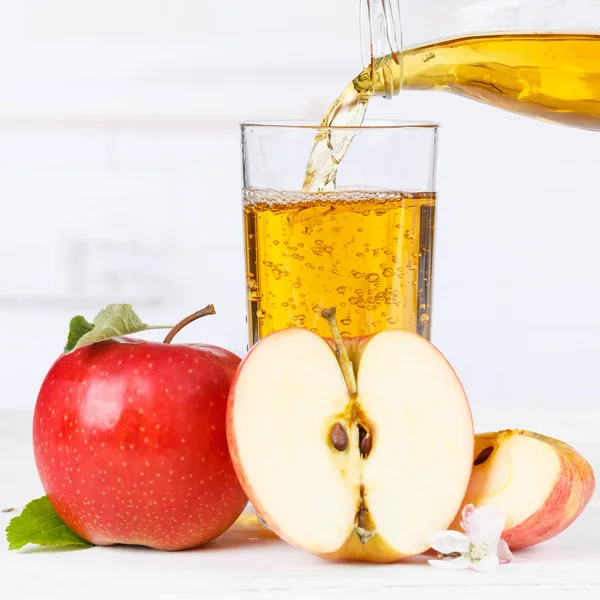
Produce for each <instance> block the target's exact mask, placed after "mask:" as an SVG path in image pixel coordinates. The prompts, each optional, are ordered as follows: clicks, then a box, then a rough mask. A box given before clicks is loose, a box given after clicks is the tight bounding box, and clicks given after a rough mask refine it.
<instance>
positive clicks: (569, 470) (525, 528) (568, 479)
mask: <svg viewBox="0 0 600 600" xmlns="http://www.w3.org/2000/svg"><path fill="white" fill-rule="evenodd" d="M595 485H596V481H595V478H594V472H593V470H592V467H591V466H590V464H589V463H588V462H587V461H586V460H585V458H583V456H581V454H579V452H577V451H576V450H574V449H573V448H571V446H569V445H568V444H565V443H564V442H560V441H558V440H555V439H553V438H551V437H548V436H545V435H541V434H539V433H533V432H531V431H525V430H522V429H516V430H506V431H498V432H494V433H482V434H478V435H477V436H476V438H475V461H474V466H473V473H472V475H471V482H470V483H469V488H468V490H467V494H466V496H465V499H464V501H463V504H474V505H475V506H486V505H492V506H498V507H499V508H501V509H502V511H503V512H504V514H505V516H506V526H505V528H504V533H503V534H502V537H503V538H504V539H505V540H506V542H507V543H508V545H509V546H510V547H511V548H513V549H518V548H525V547H527V546H532V545H534V544H540V543H542V542H545V541H546V540H549V539H551V538H553V537H554V536H556V535H558V534H559V533H561V532H562V531H564V530H565V529H566V528H567V527H568V526H569V525H570V524H571V523H572V522H573V521H574V520H575V519H576V518H577V517H578V516H579V515H580V514H581V513H582V512H583V509H584V508H585V507H586V506H587V504H588V502H589V501H590V499H591V498H592V496H593V494H594V489H595ZM452 528H453V529H457V530H460V513H459V514H458V515H457V517H456V519H455V521H454V523H453V525H452Z"/></svg>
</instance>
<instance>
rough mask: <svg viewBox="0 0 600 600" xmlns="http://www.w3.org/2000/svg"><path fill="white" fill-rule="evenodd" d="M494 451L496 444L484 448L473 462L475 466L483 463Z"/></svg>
mask: <svg viewBox="0 0 600 600" xmlns="http://www.w3.org/2000/svg"><path fill="white" fill-rule="evenodd" d="M493 451H494V446H488V447H487V448H484V449H483V450H482V451H481V452H480V453H479V454H478V455H477V458H476V459H475V461H474V462H473V466H474V467H476V466H478V465H482V464H483V463H484V462H485V461H486V460H487V459H488V458H489V457H490V456H491V455H492V452H493Z"/></svg>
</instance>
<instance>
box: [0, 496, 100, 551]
mask: <svg viewBox="0 0 600 600" xmlns="http://www.w3.org/2000/svg"><path fill="white" fill-rule="evenodd" d="M6 541H7V542H8V549H9V550H19V549H20V548H22V547H23V546H25V545H26V544H37V545H38V546H84V547H88V548H89V547H90V546H93V544H90V543H89V542H86V541H85V540H84V539H82V538H80V537H79V536H78V535H77V534H75V533H73V532H72V531H71V530H70V529H69V528H68V527H67V526H66V525H65V524H64V522H63V520H62V519H61V518H60V517H59V516H58V515H57V514H56V511H55V510H54V509H53V508H52V505H51V504H50V501H49V500H48V498H47V497H46V496H43V497H42V498H38V499H37V500H32V501H31V502H30V503H29V504H28V505H27V506H26V507H25V508H24V509H23V512H22V513H21V514H20V515H19V516H17V517H14V518H13V519H12V520H11V522H10V523H9V524H8V527H7V528H6Z"/></svg>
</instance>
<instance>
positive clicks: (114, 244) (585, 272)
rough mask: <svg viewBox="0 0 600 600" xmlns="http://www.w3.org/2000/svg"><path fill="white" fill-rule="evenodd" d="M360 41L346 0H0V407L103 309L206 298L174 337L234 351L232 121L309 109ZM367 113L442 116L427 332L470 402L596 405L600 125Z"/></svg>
mask: <svg viewBox="0 0 600 600" xmlns="http://www.w3.org/2000/svg"><path fill="white" fill-rule="evenodd" d="M358 31H359V30H358V0H286V1H285V2H281V1H280V0H252V1H244V0H230V1H229V2H214V1H212V0H211V1H209V0H162V1H161V0H128V1H127V2H122V1H121V0H85V1H81V0H53V1H52V2H48V1H47V0H0V211H1V212H0V215H1V224H2V228H1V230H0V323H1V325H2V328H1V331H2V335H3V343H2V346H1V349H0V390H1V392H0V408H6V407H18V408H31V407H33V404H34V402H35V397H36V394H37V390H38V388H39V385H40V383H41V380H42V378H43V376H44V374H45V372H46V371H47V369H48V368H49V366H50V364H51V363H52V361H53V360H54V359H55V358H56V357H57V356H58V354H59V353H60V351H61V348H62V346H63V344H64V339H65V336H66V330H67V324H68V320H69V318H70V317H71V316H72V315H74V314H77V313H83V314H85V315H86V316H87V317H88V318H90V319H91V318H92V317H93V316H94V314H95V313H96V312H97V310H98V309H100V308H101V307H102V306H103V305H105V304H106V303H108V302H112V301H131V302H132V303H133V304H134V306H135V307H137V309H138V312H139V313H140V314H141V316H142V317H143V318H144V319H145V320H146V321H149V322H164V321H167V322H169V321H176V320H178V319H179V318H180V317H182V316H185V314H188V313H190V312H193V311H194V310H196V309H197V308H199V307H201V306H204V305H205V304H206V303H208V302H214V303H215V305H216V306H217V310H218V313H219V314H218V316H216V317H213V318H212V319H211V320H209V319H207V320H205V321H204V322H202V323H198V324H195V325H193V326H192V327H190V328H189V329H188V331H187V332H186V333H184V334H182V335H181V339H182V340H184V341H185V340H186V339H187V340H189V339H195V340H196V341H210V342H214V343H219V344H223V345H226V346H228V347H229V348H231V349H232V350H235V351H237V352H239V353H242V352H244V350H245V343H246V331H245V320H244V315H245V300H244V282H243V259H242V235H241V216H240V192H239V188H240V165H239V160H240V156H239V145H238V129H237V123H238V122H239V121H240V120H244V119H260V118H263V119H264V118H292V119H298V118H310V119H318V118H320V116H321V114H322V112H323V110H324V109H325V107H326V106H327V105H328V103H329V102H330V101H331V100H332V98H333V97H334V96H335V95H336V94H337V93H338V92H339V91H340V90H341V88H342V87H343V86H344V85H345V83H347V81H348V80H349V79H350V78H351V77H352V76H353V75H355V74H356V72H357V71H358V70H359V69H360V67H361V59H360V57H361V51H360V44H359V35H358ZM369 116H370V117H371V118H376V117H383V116H390V117H396V118H409V119H410V118H414V119H429V120H437V121H439V122H441V123H442V125H443V127H442V130H441V144H440V160H439V178H438V191H439V195H440V200H439V211H438V232H437V240H436V241H437V253H436V259H437V261H436V275H435V277H436V282H435V298H434V302H435V304H434V342H435V343H436V344H437V345H438V346H439V347H440V348H441V349H442V351H443V352H445V353H446V354H447V356H448V357H449V359H450V360H451V362H452V363H453V364H454V366H455V368H456V369H457V371H458V373H459V375H460V376H461V378H462V380H463V382H464V384H465V386H466V389H467V392H468V393H469V395H470V398H471V402H472V404H473V406H474V408H475V410H477V406H482V405H485V404H488V405H494V406H502V405H505V404H506V405H519V406H522V405H527V406H530V407H539V408H540V409H543V408H544V407H547V406H552V405H553V406H563V405H567V404H568V405H577V404H578V405H582V404H587V405H594V406H597V399H598V396H599V392H598V388H597V383H596V382H597V378H596V373H597V370H598V364H599V361H600V316H599V311H598V310H597V307H598V306H599V305H600V281H599V275H598V264H599V262H600V239H599V237H598V233H597V232H598V221H599V218H600V208H599V200H600V135H598V134H595V133H590V132H584V131H577V130H573V129H567V128H561V127H558V126H554V125H548V124H543V123H538V122H535V121H531V120H528V119H524V118H519V117H515V116H513V115H510V114H507V113H503V112H500V111H496V110H494V109H491V108H488V107H486V106H483V105H479V104H476V103H473V102H470V101H468V100H463V99H460V98H455V97H452V96H449V95H446V94H434V93H414V92H410V93H406V94H405V95H404V96H403V97H402V98H398V99H395V100H393V101H391V102H386V101H384V100H379V101H374V102H373V103H372V108H371V109H370V113H369ZM515 425H517V426H518V423H515Z"/></svg>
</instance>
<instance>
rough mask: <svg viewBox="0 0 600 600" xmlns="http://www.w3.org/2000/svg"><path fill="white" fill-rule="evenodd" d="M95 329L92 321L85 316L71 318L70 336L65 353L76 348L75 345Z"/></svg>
mask: <svg viewBox="0 0 600 600" xmlns="http://www.w3.org/2000/svg"><path fill="white" fill-rule="evenodd" d="M92 329H94V325H93V324H92V323H90V322H89V321H88V320H87V319H86V318H85V317H82V316H81V315H77V316H76V317H73V318H72V319H71V322H70V323H69V336H68V337H67V344H66V346H65V354H67V353H68V352H71V350H75V346H77V343H78V342H79V340H80V339H81V338H82V337H83V336H84V335H85V334H86V333H89V332H90V331H92Z"/></svg>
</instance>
